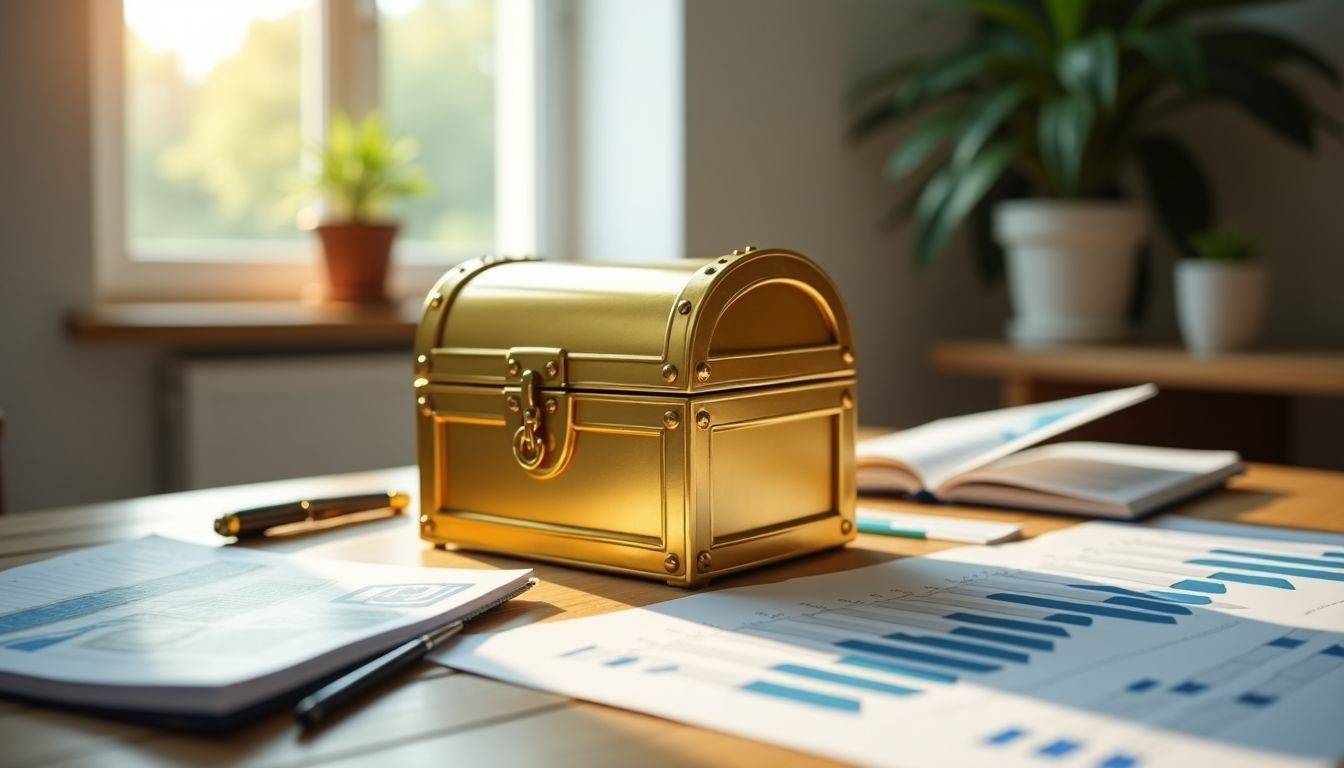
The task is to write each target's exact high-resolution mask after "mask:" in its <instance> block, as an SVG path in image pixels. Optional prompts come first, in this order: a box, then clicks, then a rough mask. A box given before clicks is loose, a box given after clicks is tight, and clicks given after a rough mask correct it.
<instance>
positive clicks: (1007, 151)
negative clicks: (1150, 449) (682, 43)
mask: <svg viewBox="0 0 1344 768" xmlns="http://www.w3.org/2000/svg"><path fill="white" fill-rule="evenodd" d="M1252 2H1254V0H1220V2H1208V1H1207V0H1144V1H1143V2H1137V1H1136V2H1118V1H1115V2H1102V1H1101V0H1095V1H1093V2H1089V0H975V1H974V2H970V1H969V0H967V1H965V2H958V3H955V4H954V5H955V7H957V8H959V9H962V12H964V13H965V14H966V15H967V16H969V17H970V20H971V21H972V25H971V32H970V34H969V37H968V39H967V40H966V41H965V42H964V43H963V44H962V45H959V46H957V47H956V48H954V49H953V50H951V51H949V52H947V53H945V54H943V55H940V56H936V57H933V58H931V59H928V60H916V61H908V62H901V63H898V64H897V65H895V66H894V67H892V68H890V69H888V70H885V71H883V72H880V73H878V74H877V75H876V76H875V77H873V78H871V79H869V80H867V81H865V82H864V83H861V84H860V86H859V87H858V88H857V89H856V94H857V104H856V118H855V121H854V124H853V128H852V132H853V135H854V136H855V137H856V138H862V137H865V136H868V135H870V134H871V133H873V132H874V131H876V130H877V129H880V128H885V127H888V126H896V125H900V124H903V123H908V124H909V125H908V131H907V132H906V133H905V135H904V137H903V139H902V140H901V141H900V142H899V144H898V146H897V147H896V148H895V149H894V151H893V152H892V153H891V155H890V158H889V160H888V162H887V166H886V171H887V174H888V175H889V176H890V177H891V178H892V179H893V180H903V179H906V178H907V177H913V180H914V187H915V191H914V193H913V194H912V195H911V196H910V198H909V199H908V200H907V201H906V202H905V203H903V204H902V205H901V206H900V208H898V209H897V212H898V213H901V214H908V215H912V216H913V219H914V222H915V226H914V255H915V260H916V263H917V264H918V265H920V266H922V265H924V264H926V263H928V262H929V261H930V260H931V259H933V257H934V256H935V255H936V254H937V253H938V252H939V251H941V250H942V249H943V248H944V247H945V246H946V245H947V243H948V240H949V239H950V238H951V237H952V235H953V234H954V233H955V232H956V231H957V230H958V229H959V228H960V227H961V225H962V224H963V223H965V222H967V221H968V220H969V221H970V223H971V224H972V225H973V226H972V229H973V230H974V232H975V234H976V239H977V242H976V255H977V256H978V257H979V261H980V263H981V265H982V266H983V268H984V269H983V271H985V272H986V273H987V274H990V275H995V274H996V273H997V271H998V270H999V269H1001V268H1002V267H1001V266H1000V265H1001V264H1002V259H1003V258H1004V254H1002V253H1001V252H1000V251H999V246H1002V247H1003V248H1004V249H1005V250H1006V265H1007V270H1008V283H1009V289H1010V294H1011V298H1012V304H1013V312H1014V319H1013V321H1012V322H1011V323H1010V324H1009V335H1010V336H1011V337H1013V338H1015V339H1018V340H1021V341H1023V342H1055V341H1067V340H1080V339H1109V338H1116V337H1119V336H1123V335H1124V334H1125V333H1126V332H1127V330H1128V325H1129V319H1128V311H1127V310H1128V308H1129V306H1130V301H1131V298H1132V296H1133V286H1134V275H1135V271H1136V270H1135V263H1136V249H1137V248H1138V247H1139V246H1140V244H1141V243H1143V242H1144V241H1145V239H1146V238H1147V236H1148V226H1149V225H1148V217H1147V215H1146V210H1145V209H1146V208H1148V207H1150V208H1151V209H1152V212H1153V214H1154V215H1155V217H1156V219H1157V221H1158V222H1159V223H1160V224H1161V226H1162V229H1163V230H1164V232H1165V234H1166V235H1167V237H1168V238H1169V239H1170V241H1171V242H1172V243H1173V245H1175V247H1176V248H1177V249H1178V250H1179V251H1181V252H1182V253H1187V254H1190V253H1193V249H1194V243H1193V240H1192V235H1193V233H1195V232H1197V231H1200V230H1203V229H1206V228H1208V227H1209V225H1210V222H1211V221H1212V220H1213V217H1214V210H1213V209H1214V203H1213V199H1212V196H1211V195H1210V192H1209V188H1208V184H1207V182H1206V181H1205V178H1204V175H1203V173H1202V172H1201V171H1200V169H1199V166H1198V164H1197V163H1196V162H1195V160H1194V158H1193V157H1192V156H1191V154H1190V152H1189V151H1188V150H1187V149H1186V148H1185V147H1184V146H1183V145H1182V144H1181V142H1180V141H1178V140H1177V139H1176V138H1175V137H1174V136H1173V135H1172V134H1170V133H1169V132H1167V131H1166V130H1164V128H1163V125H1164V123H1165V122H1166V121H1167V120H1168V119H1169V118H1170V117H1171V116H1172V115H1174V114H1176V113H1177V112H1179V111H1180V110H1182V109H1185V108H1187V107H1189V106H1191V105H1195V104H1199V103H1203V102H1209V101H1221V102H1224V103H1226V104H1230V105H1232V106H1233V107H1236V108H1238V109H1239V110H1241V111H1242V112H1244V113H1245V114H1247V115H1249V116H1250V117H1251V118H1253V119H1255V120H1257V121H1259V122H1260V123H1262V124H1263V125H1264V126H1265V127H1267V128H1269V129H1270V130H1271V131H1273V132H1274V133H1276V134H1277V135H1279V136H1280V137H1281V138H1284V139H1286V140H1288V141H1289V142H1291V143H1293V144H1295V145H1297V146H1299V147H1301V148H1303V149H1307V150H1310V149H1311V148H1312V147H1313V146H1314V142H1315V141H1316V137H1317V134H1318V133H1319V131H1320V129H1321V128H1322V127H1328V128H1331V129H1333V130H1335V131H1338V123H1336V122H1335V121H1333V120H1331V119H1330V118H1329V117H1327V116H1326V115H1324V114H1322V113H1321V112H1320V111H1319V110H1318V109H1317V108H1316V107H1315V106H1314V105H1313V104H1312V103H1310V102H1309V101H1308V100H1307V99H1306V97H1304V96H1303V95H1302V94H1301V93H1300V92H1299V91H1298V90H1297V89H1296V88H1295V87H1294V86H1293V85H1291V84H1290V83H1289V82H1288V81H1287V80H1285V79H1283V78H1282V77H1281V75H1280V69H1282V68H1283V66H1284V65H1300V66H1301V67H1303V68H1305V69H1306V70H1307V71H1309V72H1310V73H1312V74H1314V75H1316V76H1319V77H1321V78H1323V79H1324V80H1326V81H1327V82H1329V83H1330V84H1332V85H1334V86H1336V87H1337V86H1338V84H1339V74H1338V72H1336V70H1335V69H1334V67H1333V66H1331V65H1330V64H1329V63H1328V62H1326V61H1325V60H1324V59H1323V58H1321V57H1320V56H1319V55H1318V54H1316V53H1314V52H1312V51H1310V50H1308V49H1306V48H1304V47H1302V46H1301V45H1299V44H1298V43H1296V42H1293V41H1292V40H1289V39H1287V38H1284V37H1282V36H1279V35H1276V34H1273V33H1270V32H1267V31H1264V30H1260V29H1256V28H1253V27H1249V26H1246V25H1243V24H1240V23H1236V22H1234V21H1230V20H1225V19H1222V18H1219V17H1218V16H1216V15H1213V14H1211V12H1212V11H1214V10H1226V9H1228V8H1232V7H1234V6H1239V5H1249V4H1251V3H1252ZM1131 167H1136V169H1137V171H1138V174H1137V175H1138V176H1139V177H1140V178H1142V180H1143V183H1144V194H1139V193H1137V192H1136V191H1135V190H1133V189H1129V188H1128V187H1127V184H1126V182H1127V181H1128V179H1129V175H1128V170H1129V169H1130V168H1131ZM1145 197H1146V201H1147V202H1148V203H1149V204H1150V206H1144V205H1143V204H1142V201H1143V199H1144V198H1145ZM996 240H997V242H995V241H996Z"/></svg>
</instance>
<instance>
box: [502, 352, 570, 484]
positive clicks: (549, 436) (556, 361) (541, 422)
mask: <svg viewBox="0 0 1344 768" xmlns="http://www.w3.org/2000/svg"><path fill="white" fill-rule="evenodd" d="M566 363H567V361H566V355H565V350H563V349H557V348H549V347H514V348H512V349H510V350H509V353H508V357H507V358H506V359H505V379H506V384H505V385H504V401H505V403H506V405H507V410H508V412H507V413H506V414H505V424H506V425H507V426H508V427H509V430H510V431H509V432H506V433H505V434H508V435H510V436H511V437H510V443H511V445H512V448H513V458H514V460H516V461H517V462H518V466H519V467H521V468H522V469H523V470H524V471H526V472H527V473H528V474H529V475H531V476H532V477H534V478H536V479H538V480H543V479H545V478H548V477H554V476H555V475H557V474H559V473H560V472H562V471H564V469H565V465H567V464H568V463H569V459H570V456H571V453H572V451H573V446H574V430H573V426H572V413H571V407H572V406H571V398H570V396H569V393H568V392H567V391H566V389H565V382H566V377H567V374H568V366H567V364H566Z"/></svg>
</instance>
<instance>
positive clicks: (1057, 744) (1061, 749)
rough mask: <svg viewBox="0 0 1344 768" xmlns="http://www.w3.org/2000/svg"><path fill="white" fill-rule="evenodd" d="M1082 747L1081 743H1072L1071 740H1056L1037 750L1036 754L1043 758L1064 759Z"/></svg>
mask: <svg viewBox="0 0 1344 768" xmlns="http://www.w3.org/2000/svg"><path fill="white" fill-rule="evenodd" d="M1081 746H1082V743H1081V742H1077V741H1070V740H1069V739H1055V740H1054V741H1052V742H1050V743H1049V744H1046V745H1045V746H1043V747H1041V748H1040V749H1038V750H1036V754H1038V755H1040V756H1041V757H1063V756H1065V755H1067V754H1069V753H1070V752H1074V751H1076V750H1077V749H1078V748H1079V747H1081Z"/></svg>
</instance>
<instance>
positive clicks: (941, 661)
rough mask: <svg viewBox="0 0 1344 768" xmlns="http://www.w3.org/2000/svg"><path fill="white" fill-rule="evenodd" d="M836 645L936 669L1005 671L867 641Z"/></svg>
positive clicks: (843, 641) (996, 665)
mask: <svg viewBox="0 0 1344 768" xmlns="http://www.w3.org/2000/svg"><path fill="white" fill-rule="evenodd" d="M836 645H837V646H839V647H841V648H844V649H846V650H850V651H862V652H864V653H873V654H877V655H878V656H890V657H892V658H893V659H904V660H906V661H917V662H920V663H922V664H932V665H934V666H936V667H946V668H948V669H956V670H960V671H962V672H997V671H999V670H1000V669H1003V667H1001V666H999V665H998V664H985V663H983V662H979V661H967V660H965V659H958V658H956V657H953V656H943V655H942V654H938V653H926V652H924V651H915V650H911V649H909V648H897V647H895V646H892V645H883V644H882V643H870V642H868V641H866V640H841V641H839V642H837V643H836Z"/></svg>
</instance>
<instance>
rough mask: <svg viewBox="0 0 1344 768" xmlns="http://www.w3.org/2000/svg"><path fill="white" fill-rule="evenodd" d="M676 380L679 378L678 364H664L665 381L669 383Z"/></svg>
mask: <svg viewBox="0 0 1344 768" xmlns="http://www.w3.org/2000/svg"><path fill="white" fill-rule="evenodd" d="M676 380H677V366H675V365H672V364H671V363H668V364H667V365H664V366H663V381H666V382H667V383H668V384H671V383H672V382H674V381H676Z"/></svg>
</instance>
